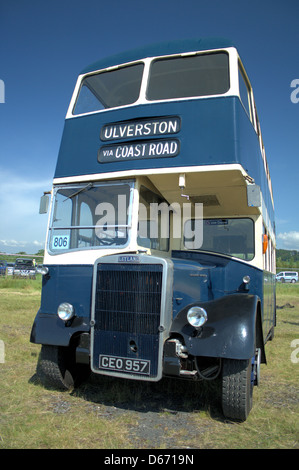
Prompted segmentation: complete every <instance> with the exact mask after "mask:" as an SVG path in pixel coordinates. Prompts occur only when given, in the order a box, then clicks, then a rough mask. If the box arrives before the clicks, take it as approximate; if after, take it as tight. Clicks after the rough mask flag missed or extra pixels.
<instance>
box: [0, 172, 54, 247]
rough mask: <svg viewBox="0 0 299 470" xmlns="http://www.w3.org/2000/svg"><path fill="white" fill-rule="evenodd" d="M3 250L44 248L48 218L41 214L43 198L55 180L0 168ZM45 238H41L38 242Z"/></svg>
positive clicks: (0, 226) (0, 244)
mask: <svg viewBox="0 0 299 470" xmlns="http://www.w3.org/2000/svg"><path fill="white" fill-rule="evenodd" d="M0 176H1V185H0V215H1V220H2V221H4V223H3V222H2V223H1V225H0V251H7V252H12V251H20V250H21V251H26V252H31V253H34V252H36V250H37V249H40V248H43V247H44V240H45V236H46V226H47V217H46V216H44V215H40V214H39V213H38V212H39V200H40V196H41V195H42V194H43V192H44V191H46V190H49V189H50V188H51V185H52V182H51V181H50V180H44V179H42V178H39V177H38V176H37V177H35V176H34V175H33V174H32V175H30V176H28V175H22V174H17V173H14V172H13V171H12V170H7V169H3V168H1V167H0ZM38 240H41V241H38Z"/></svg>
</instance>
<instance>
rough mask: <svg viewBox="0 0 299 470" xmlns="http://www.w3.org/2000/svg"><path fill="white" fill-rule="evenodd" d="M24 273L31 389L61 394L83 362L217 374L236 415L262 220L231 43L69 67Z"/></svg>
mask: <svg viewBox="0 0 299 470" xmlns="http://www.w3.org/2000/svg"><path fill="white" fill-rule="evenodd" d="M47 197H48V196H47V195H45V196H43V198H42V204H41V209H40V211H41V212H44V207H42V206H44V205H45V202H47V200H46V198H47ZM48 202H49V201H48ZM39 272H41V273H42V274H43V281H42V296H41V305H40V309H39V311H38V313H37V315H36V318H35V321H34V324H33V327H32V333H31V341H32V342H34V343H38V344H41V345H42V346H41V354H40V358H39V362H38V365H37V373H38V375H39V377H40V379H41V380H42V382H43V383H44V384H45V385H46V384H50V385H51V386H56V387H59V388H64V389H69V388H71V387H73V386H74V385H76V384H77V383H78V381H79V380H80V379H82V377H83V376H84V373H85V372H86V371H88V372H90V371H92V372H93V373H95V374H103V375H108V376H115V377H121V378H124V379H133V380H134V379H135V380H144V381H159V380H160V379H161V378H162V377H166V376H167V377H174V378H182V379H186V380H188V379H189V380H190V379H191V380H212V379H218V380H220V381H221V386H222V408H223V413H224V415H225V416H226V417H228V418H231V419H237V420H245V419H246V418H247V416H248V413H249V412H250V409H251V407H252V392H253V387H254V385H257V384H258V383H259V375H260V364H261V363H266V351H265V345H266V343H267V341H268V340H269V339H272V337H273V334H274V326H275V226H274V209H273V197H272V188H271V181H270V175H269V169H268V164H267V160H266V156H265V150H264V145H263V140H262V135H261V130H260V125H259V120H258V115H257V110H256V105H255V100H254V96H253V92H252V88H251V85H250V82H249V79H248V77H247V74H246V72H245V69H244V66H243V64H242V62H241V59H240V57H239V55H238V52H237V50H236V48H235V46H234V45H233V44H232V43H231V42H229V41H227V40H220V39H219V40H218V39H210V40H204V39H201V40H187V41H177V42H169V43H163V44H156V45H152V46H148V47H144V48H142V49H137V50H133V51H129V52H125V53H122V54H119V55H115V56H111V57H108V58H106V59H103V60H100V61H98V62H95V63H94V64H92V65H90V66H89V67H87V68H86V69H84V70H83V71H82V73H81V74H80V75H79V77H78V80H77V83H76V86H75V90H74V93H73V96H72V99H71V102H70V105H69V109H68V111H67V115H66V120H65V126H64V131H63V136H62V141H61V146H60V151H59V155H58V160H57V166H56V170H55V175H54V181H53V188H52V191H51V198H50V209H49V222H48V229H47V240H46V249H45V256H44V263H43V265H42V266H40V267H39Z"/></svg>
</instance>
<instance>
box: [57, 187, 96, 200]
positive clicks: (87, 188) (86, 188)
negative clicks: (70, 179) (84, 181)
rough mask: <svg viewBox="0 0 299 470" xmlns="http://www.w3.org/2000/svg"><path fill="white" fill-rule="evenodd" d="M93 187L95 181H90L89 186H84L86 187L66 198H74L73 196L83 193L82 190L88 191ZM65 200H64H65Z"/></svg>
mask: <svg viewBox="0 0 299 470" xmlns="http://www.w3.org/2000/svg"><path fill="white" fill-rule="evenodd" d="M92 187H93V183H88V185H87V186H84V188H81V189H79V191H76V192H75V193H74V194H71V195H70V196H67V198H65V199H64V201H66V200H67V199H72V198H73V197H75V196H77V194H80V193H82V191H87V190H89V189H91V188H92ZM64 201H63V202H64Z"/></svg>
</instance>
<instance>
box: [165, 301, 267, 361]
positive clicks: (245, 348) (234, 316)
mask: <svg viewBox="0 0 299 470" xmlns="http://www.w3.org/2000/svg"><path fill="white" fill-rule="evenodd" d="M259 302H260V300H259V298H258V297H257V296H255V295H249V294H245V293H244V294H241V293H240V294H232V295H227V296H225V297H221V298H219V299H217V300H211V301H208V302H197V303H192V304H190V305H188V306H187V307H185V308H184V309H182V310H181V311H180V312H179V313H178V315H177V316H176V317H175V319H174V321H173V323H172V327H171V334H172V335H176V334H179V335H181V336H183V339H184V343H185V345H186V347H187V350H188V353H189V354H192V355H193V356H206V357H221V358H229V359H249V358H251V357H253V355H254V353H255V348H256V347H261V349H262V357H263V359H265V356H264V344H263V340H262V328H261V319H260V315H259V314H258V312H259V311H260V310H259ZM195 305H197V306H200V307H203V308H204V309H205V310H206V311H207V314H208V320H207V322H206V323H205V324H204V325H203V326H202V327H201V329H200V330H195V328H193V327H192V326H191V325H189V323H188V321H187V312H188V310H189V308H191V307H192V306H195ZM256 331H257V334H256ZM257 340H258V342H259V343H260V344H258V345H257V344H256V341H257Z"/></svg>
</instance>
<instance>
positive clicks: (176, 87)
mask: <svg viewBox="0 0 299 470" xmlns="http://www.w3.org/2000/svg"><path fill="white" fill-rule="evenodd" d="M228 89H229V69H228V54H227V53H226V52H220V53H214V54H200V55H196V56H190V57H176V58H165V59H158V60H155V61H154V62H153V63H152V65H151V70H150V78H149V85H148V90H147V99H148V100H165V99H174V98H188V97H191V96H204V95H218V94H222V93H226V92H227V91H228Z"/></svg>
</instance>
